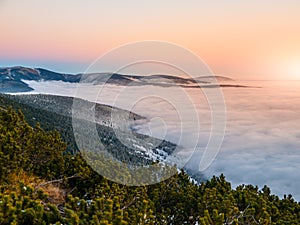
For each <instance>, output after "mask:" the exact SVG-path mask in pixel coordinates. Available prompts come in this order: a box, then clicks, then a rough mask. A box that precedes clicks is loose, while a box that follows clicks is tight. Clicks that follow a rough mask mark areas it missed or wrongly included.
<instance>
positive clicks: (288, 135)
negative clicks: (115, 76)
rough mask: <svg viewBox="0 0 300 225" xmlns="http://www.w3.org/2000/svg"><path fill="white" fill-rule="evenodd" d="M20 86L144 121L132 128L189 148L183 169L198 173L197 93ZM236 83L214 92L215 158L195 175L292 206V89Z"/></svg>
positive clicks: (296, 97) (296, 102) (202, 99)
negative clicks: (218, 115) (218, 108)
mask: <svg viewBox="0 0 300 225" xmlns="http://www.w3.org/2000/svg"><path fill="white" fill-rule="evenodd" d="M26 82H27V83H28V84H29V85H30V86H31V87H32V88H34V91H33V92H31V93H47V94H54V95H63V96H76V97H80V98H84V99H87V100H90V101H95V102H99V103H104V104H108V105H113V106H117V107H120V108H124V109H128V110H131V111H134V112H136V113H138V114H140V115H143V116H146V117H147V120H145V121H143V122H141V123H139V122H137V123H136V124H134V125H133V127H132V128H133V129H134V130H136V131H137V132H140V133H144V134H148V135H152V136H155V137H158V138H165V139H167V140H170V141H172V142H174V143H176V144H178V143H180V144H182V145H183V146H185V145H187V146H189V145H192V144H193V143H196V144H197V145H196V146H195V147H196V151H195V152H194V154H193V156H192V158H191V160H190V161H189V162H188V165H187V167H189V168H192V169H195V170H197V169H198V166H199V161H200V160H201V157H202V154H203V151H204V149H205V147H206V145H207V143H208V140H209V138H210V135H211V133H210V132H211V124H212V117H213V116H212V113H211V110H210V109H211V108H210V106H209V104H208V101H207V96H205V94H206V93H205V91H204V92H203V91H201V90H200V89H193V88H187V89H182V88H179V87H168V88H166V87H154V86H150V87H144V86H127V87H121V86H115V85H108V86H107V85H106V86H101V85H91V84H83V85H81V86H80V88H78V85H77V84H71V83H64V82H33V81H26ZM240 83H241V84H243V85H249V86H252V87H251V88H234V87H226V88H222V93H223V97H224V101H225V105H226V118H227V119H226V121H227V126H226V130H225V135H224V139H223V142H222V146H221V148H220V151H219V153H218V155H217V156H216V158H215V159H214V161H213V162H212V164H211V165H210V166H209V167H208V168H207V169H206V170H205V171H203V173H204V174H205V176H206V177H208V178H209V177H211V176H213V175H219V174H221V173H223V174H224V175H225V176H226V178H227V179H228V180H229V181H230V182H231V183H232V184H233V187H235V186H237V185H239V184H253V185H258V186H259V187H263V185H265V184H266V185H268V186H269V187H271V190H272V191H273V193H275V194H278V195H279V196H281V197H282V196H283V194H290V193H291V194H292V195H293V196H294V198H295V199H296V200H298V201H300V173H299V172H298V171H300V81H290V82H287V81H284V82H283V81H241V82H240ZM253 87H259V88H253ZM210 93H213V91H212V92H210ZM195 140H196V142H195ZM189 147H190V146H189ZM187 154H190V152H189V150H187Z"/></svg>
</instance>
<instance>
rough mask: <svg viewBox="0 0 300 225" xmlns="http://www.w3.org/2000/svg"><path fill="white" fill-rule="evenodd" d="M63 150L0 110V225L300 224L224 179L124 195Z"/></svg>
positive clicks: (282, 207)
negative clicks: (233, 187)
mask: <svg viewBox="0 0 300 225" xmlns="http://www.w3.org/2000/svg"><path fill="white" fill-rule="evenodd" d="M65 150H66V145H65V144H64V142H63V141H62V139H61V137H60V135H59V133H58V132H56V131H54V132H52V131H45V130H43V129H42V128H41V127H40V126H39V125H38V124H36V125H35V126H34V127H32V126H30V125H29V124H28V123H27V122H26V121H25V119H24V116H23V114H22V113H21V112H20V111H19V112H16V111H14V110H13V109H12V108H4V107H1V108H0V224H1V225H2V224H74V225H76V224H95V225H96V224H97V225H99V224H103V225H104V224H106V225H108V224H111V225H126V224H141V225H144V224H202V225H208V224H210V225H219V224H264V225H269V224H300V204H299V203H298V202H296V201H295V200H294V199H293V197H292V196H291V195H288V196H285V197H284V198H283V199H280V198H279V197H278V196H276V195H273V194H272V193H271V190H270V188H268V187H267V186H264V187H263V188H262V189H259V188H258V187H255V186H252V185H240V186H238V187H237V188H236V189H232V187H231V184H230V183H229V182H228V181H226V179H225V177H224V176H223V175H221V176H219V177H213V178H211V179H210V180H209V181H206V182H203V183H200V184H197V183H194V182H192V181H191V180H190V178H189V176H188V175H187V174H186V173H185V172H184V171H181V172H179V173H177V174H176V175H174V176H172V177H171V178H169V179H168V180H165V181H163V182H160V183H157V184H155V185H150V186H142V187H128V186H124V185H121V184H117V183H114V182H111V181H109V180H107V179H106V178H104V177H102V176H101V175H99V174H97V173H95V172H94V171H93V170H92V169H91V167H90V166H89V165H87V164H86V162H85V160H84V159H83V157H82V156H81V154H80V153H79V152H78V153H77V154H70V153H65ZM64 153H65V154H64ZM107 169H109V168H107Z"/></svg>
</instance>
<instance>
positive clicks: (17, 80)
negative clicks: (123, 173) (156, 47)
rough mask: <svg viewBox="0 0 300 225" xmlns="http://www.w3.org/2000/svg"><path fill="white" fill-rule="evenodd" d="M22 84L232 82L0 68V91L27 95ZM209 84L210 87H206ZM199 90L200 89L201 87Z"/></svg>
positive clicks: (193, 85) (216, 78)
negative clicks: (51, 82) (45, 82)
mask: <svg viewBox="0 0 300 225" xmlns="http://www.w3.org/2000/svg"><path fill="white" fill-rule="evenodd" d="M25 81H37V82H40V81H62V82H69V83H80V82H83V83H91V84H93V85H98V84H106V83H107V84H114V85H122V86H125V85H131V86H142V85H154V86H161V87H172V86H180V87H187V88H199V87H200V86H199V84H203V85H205V86H203V87H216V85H219V84H218V83H219V82H221V81H226V82H227V81H228V82H229V81H230V82H233V81H234V80H233V79H231V78H228V77H224V76H199V77H197V78H184V77H180V76H176V75H165V74H153V75H149V76H142V75H126V74H118V73H87V74H85V73H78V74H68V73H59V72H53V71H51V70H47V69H43V68H28V67H23V66H14V67H1V68H0V92H2V93H17V92H29V91H32V90H33V89H32V88H31V87H30V86H29V85H28V84H27V83H26V82H25ZM210 85H212V86H210ZM228 85H230V86H235V87H245V86H239V85H237V86H236V85H233V84H220V86H223V87H226V86H228ZM201 87H202V86H201Z"/></svg>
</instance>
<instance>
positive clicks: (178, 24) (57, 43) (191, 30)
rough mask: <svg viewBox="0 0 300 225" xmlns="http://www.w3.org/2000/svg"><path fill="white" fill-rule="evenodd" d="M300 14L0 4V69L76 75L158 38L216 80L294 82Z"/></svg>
mask: <svg viewBox="0 0 300 225" xmlns="http://www.w3.org/2000/svg"><path fill="white" fill-rule="evenodd" d="M299 12H300V1H299V0H281V1H278V0H273V1H271V0H270V1H258V0H252V1H237V0H228V1H220V0H210V1H201V0H190V1H179V0H172V1H170V0H165V1H158V0H152V1H138V0H127V1H116V0H110V1H100V0H87V1H83V0H73V1H61V0H60V1H59V0H51V1H49V0H26V1H20V0H0V31H1V33H0V66H1V67H2V66H12V65H23V66H30V67H45V68H48V69H51V70H54V71H61V72H70V73H78V72H82V71H84V70H85V69H86V67H87V66H88V65H89V64H90V63H92V62H93V61H94V60H95V59H96V58H98V57H99V56H101V55H102V54H104V53H105V52H107V51H109V50H110V49H112V48H115V47H117V46H119V45H123V44H126V43H128V42H134V41H143V40H161V41H167V42H172V43H175V44H179V45H181V46H184V47H186V48H188V49H190V50H191V51H193V52H194V53H195V54H196V55H198V56H199V57H200V58H201V59H203V60H204V61H205V62H206V63H207V64H208V65H209V66H210V68H211V69H212V71H213V72H214V73H216V74H220V75H225V76H229V77H233V78H236V79H300V13H299Z"/></svg>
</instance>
